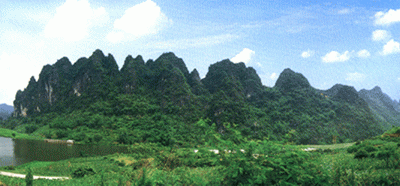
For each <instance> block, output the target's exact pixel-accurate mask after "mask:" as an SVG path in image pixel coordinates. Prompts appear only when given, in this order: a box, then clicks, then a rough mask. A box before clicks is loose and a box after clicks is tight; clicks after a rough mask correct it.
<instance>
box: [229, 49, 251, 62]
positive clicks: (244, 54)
mask: <svg viewBox="0 0 400 186" xmlns="http://www.w3.org/2000/svg"><path fill="white" fill-rule="evenodd" d="M255 54H256V52H254V51H252V50H250V49H248V48H244V49H243V50H242V51H241V52H240V53H239V54H237V55H236V56H235V57H233V58H231V61H232V62H234V63H240V62H243V63H246V64H247V63H249V62H250V60H251V58H252V57H253V56H254V55H255Z"/></svg>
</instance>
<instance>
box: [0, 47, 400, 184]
mask: <svg viewBox="0 0 400 186" xmlns="http://www.w3.org/2000/svg"><path fill="white" fill-rule="evenodd" d="M50 90H51V91H50ZM366 94H368V93H366ZM374 100H375V99H374ZM14 106H15V108H16V110H15V112H14V116H15V117H12V118H8V119H7V120H2V121H0V125H1V126H2V127H3V128H7V129H2V130H0V135H2V136H8V137H16V138H52V139H72V140H75V142H77V143H86V144H102V145H106V144H107V145H109V144H113V145H127V146H129V147H130V150H131V153H129V154H114V155H109V156H102V157H85V158H76V159H70V160H64V161H59V162H47V163H43V162H32V163H29V164H26V165H22V166H17V167H11V168H10V167H6V168H2V169H3V170H6V169H10V171H13V172H18V173H27V170H28V169H29V168H30V169H31V170H32V172H33V174H34V175H49V176H51V175H55V176H69V177H71V178H72V179H70V180H63V181H50V180H34V184H38V185H382V184H383V185H391V184H392V185H396V184H400V183H398V182H399V181H398V180H399V179H398V178H399V172H398V171H397V167H398V164H399V163H398V162H397V160H398V159H399V158H400V157H398V156H397V155H396V154H399V150H398V145H397V143H399V141H397V140H398V138H397V137H399V136H400V130H399V131H398V129H396V128H393V129H391V130H390V131H389V132H387V133H385V134H383V135H382V136H378V137H376V138H374V139H371V140H366V141H364V142H356V143H354V142H355V141H360V140H365V139H368V138H371V137H373V136H377V135H379V134H382V133H383V132H384V131H385V130H388V129H389V128H388V126H389V124H393V125H394V124H395V123H390V122H391V121H395V120H382V119H379V118H378V119H377V118H376V117H377V116H378V115H377V114H376V113H374V112H375V111H374V110H373V111H371V108H370V107H371V106H370V105H368V103H367V102H366V101H365V100H364V99H363V98H361V97H360V96H359V94H358V93H357V91H356V90H355V89H354V88H353V87H349V86H345V85H335V86H334V87H332V89H330V90H327V91H321V90H317V89H315V88H313V87H312V86H311V85H310V84H309V82H308V80H307V79H306V78H305V77H304V76H303V75H302V74H300V73H295V72H293V71H292V70H290V69H285V70H284V71H283V72H282V74H281V75H280V77H279V79H278V80H277V83H276V85H275V87H273V88H270V87H265V86H263V85H262V84H261V80H260V78H259V77H258V75H257V73H256V71H255V70H254V69H253V68H251V67H246V66H245V65H244V63H239V64H234V63H232V62H230V61H229V60H223V61H221V62H218V63H215V64H213V65H211V66H210V68H209V72H208V73H207V75H206V77H205V78H203V79H200V77H199V74H198V72H197V71H196V70H193V71H192V72H191V73H189V71H188V70H187V68H186V65H185V64H184V62H183V60H182V59H180V58H178V57H176V56H175V55H174V54H173V53H165V54H163V55H162V56H160V57H159V58H158V59H156V60H155V61H153V60H149V61H147V62H144V61H143V59H142V57H141V56H138V57H136V58H133V57H132V56H128V57H127V58H126V60H125V64H124V66H123V67H122V68H121V70H118V66H117V64H116V62H115V60H114V58H113V56H112V55H111V54H109V55H108V56H104V54H103V53H102V52H101V51H100V50H96V51H95V52H94V53H93V55H92V56H91V57H89V58H81V59H79V60H78V61H77V62H76V63H74V64H73V65H72V64H71V62H69V60H68V59H67V58H62V59H60V60H59V61H57V63H56V64H54V65H47V66H45V67H44V68H43V70H42V72H41V73H40V75H39V79H38V81H36V80H35V78H33V77H32V78H31V80H30V81H29V84H28V86H27V88H26V89H25V90H23V91H19V92H18V93H17V95H16V100H15V101H14ZM395 112H397V111H394V112H393V113H395ZM374 114H375V115H374ZM396 124H398V123H396ZM13 134H15V135H13ZM398 134H399V135H398ZM352 142H353V143H352ZM336 143H345V144H336ZM296 144H297V146H296ZM328 144H334V145H328ZM353 144H354V145H353ZM300 145H301V146H300ZM308 147H313V148H317V149H318V150H316V151H304V148H308ZM195 149H197V150H198V152H197V153H195V152H194V150H195ZM213 149H214V150H218V152H219V153H218V154H215V153H214V152H210V150H213ZM242 151H243V152H242ZM0 180H1V181H2V182H4V183H6V184H9V185H16V184H17V185H18V184H21V183H23V180H22V181H21V180H20V179H15V178H7V177H3V176H0Z"/></svg>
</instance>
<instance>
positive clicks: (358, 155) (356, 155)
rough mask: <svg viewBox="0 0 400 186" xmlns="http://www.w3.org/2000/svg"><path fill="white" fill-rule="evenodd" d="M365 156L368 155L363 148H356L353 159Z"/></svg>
mask: <svg viewBox="0 0 400 186" xmlns="http://www.w3.org/2000/svg"><path fill="white" fill-rule="evenodd" d="M367 157H368V152H367V151H366V150H365V149H364V148H362V149H360V150H358V151H357V152H356V154H355V155H354V158H355V159H363V158H367Z"/></svg>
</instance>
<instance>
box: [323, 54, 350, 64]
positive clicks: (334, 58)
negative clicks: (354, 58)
mask: <svg viewBox="0 0 400 186" xmlns="http://www.w3.org/2000/svg"><path fill="white" fill-rule="evenodd" d="M349 59H350V52H349V51H346V52H344V53H343V54H340V53H339V52H337V51H332V52H329V53H327V54H326V55H325V56H324V57H322V61H323V62H325V63H335V62H344V61H347V60H349Z"/></svg>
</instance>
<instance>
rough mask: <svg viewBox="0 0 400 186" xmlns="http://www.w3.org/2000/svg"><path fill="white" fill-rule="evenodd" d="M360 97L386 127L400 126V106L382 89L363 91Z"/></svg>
mask: <svg viewBox="0 0 400 186" xmlns="http://www.w3.org/2000/svg"><path fill="white" fill-rule="evenodd" d="M359 95H360V97H362V98H363V99H364V100H365V101H366V102H367V103H368V105H369V107H370V108H371V110H372V111H373V113H374V114H375V116H376V118H377V119H379V120H380V121H381V122H383V123H385V125H387V126H391V125H400V105H399V104H398V103H397V102H396V101H395V100H392V99H391V98H390V97H389V96H388V95H387V94H385V93H383V92H382V89H381V88H380V87H378V86H376V87H374V88H373V89H371V90H365V89H362V90H360V92H359Z"/></svg>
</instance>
